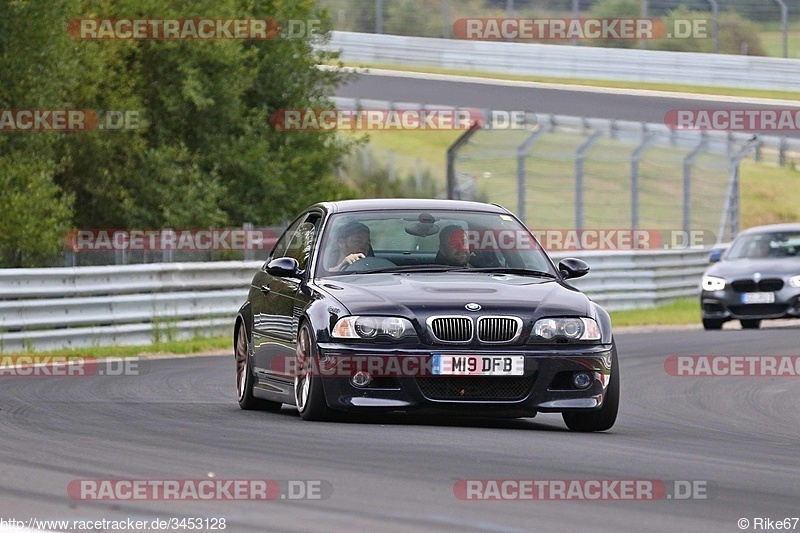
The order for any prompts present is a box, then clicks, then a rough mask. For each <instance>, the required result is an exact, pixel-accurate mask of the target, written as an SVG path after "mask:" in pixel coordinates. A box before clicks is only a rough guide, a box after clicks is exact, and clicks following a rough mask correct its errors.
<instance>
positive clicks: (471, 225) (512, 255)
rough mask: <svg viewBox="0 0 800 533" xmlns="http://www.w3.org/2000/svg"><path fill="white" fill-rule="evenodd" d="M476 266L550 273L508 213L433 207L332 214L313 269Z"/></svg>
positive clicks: (542, 256) (530, 237)
mask: <svg viewBox="0 0 800 533" xmlns="http://www.w3.org/2000/svg"><path fill="white" fill-rule="evenodd" d="M478 269H480V270H481V271H483V272H487V271H489V272H491V271H497V272H503V271H507V272H508V273H513V274H521V275H525V274H530V275H534V276H541V277H549V278H552V277H556V272H555V270H554V268H553V265H552V263H551V262H550V260H549V258H548V257H547V255H546V254H545V253H544V251H543V250H542V248H541V247H540V246H539V243H538V242H537V241H536V239H535V237H534V236H533V235H532V234H531V233H530V231H528V229H527V228H526V227H525V226H523V225H522V224H521V223H520V222H519V221H517V219H515V218H514V217H512V216H510V215H507V214H503V213H482V212H469V211H436V210H433V211H418V210H417V211H409V210H402V211H400V210H398V211H385V210H382V211H364V212H356V213H342V214H337V215H334V216H332V217H331V220H330V222H329V223H328V224H326V227H325V231H324V235H323V236H322V241H321V250H320V253H319V255H318V258H317V268H316V274H317V276H318V277H325V276H334V275H346V274H351V273H355V272H357V273H373V272H448V271H457V270H478Z"/></svg>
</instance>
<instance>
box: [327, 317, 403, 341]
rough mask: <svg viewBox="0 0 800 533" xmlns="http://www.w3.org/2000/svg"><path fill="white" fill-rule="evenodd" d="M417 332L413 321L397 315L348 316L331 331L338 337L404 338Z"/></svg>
mask: <svg viewBox="0 0 800 533" xmlns="http://www.w3.org/2000/svg"><path fill="white" fill-rule="evenodd" d="M415 334H416V331H415V330H414V326H413V325H412V324H411V322H409V321H408V320H406V319H405V318H401V317H397V316H346V317H344V318H340V319H339V321H338V322H336V325H335V326H334V327H333V331H332V332H331V335H332V336H333V337H335V338H337V339H375V338H379V337H383V338H387V337H388V338H390V339H402V338H403V337H407V336H411V335H415Z"/></svg>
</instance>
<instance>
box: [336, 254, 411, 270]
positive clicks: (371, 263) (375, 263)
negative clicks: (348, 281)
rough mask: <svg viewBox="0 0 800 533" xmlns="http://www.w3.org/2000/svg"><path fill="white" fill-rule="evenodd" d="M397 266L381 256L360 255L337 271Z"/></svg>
mask: <svg viewBox="0 0 800 533" xmlns="http://www.w3.org/2000/svg"><path fill="white" fill-rule="evenodd" d="M393 266H397V265H395V264H394V263H392V262H391V261H389V260H388V259H384V258H383V257H374V256H368V257H362V258H361V259H359V260H357V261H353V262H352V263H350V264H348V265H344V266H343V267H342V268H341V269H340V270H339V272H360V271H363V270H377V269H380V268H389V267H393Z"/></svg>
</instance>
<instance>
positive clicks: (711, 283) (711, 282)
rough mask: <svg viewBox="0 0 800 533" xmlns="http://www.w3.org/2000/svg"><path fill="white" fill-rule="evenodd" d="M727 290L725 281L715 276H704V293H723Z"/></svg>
mask: <svg viewBox="0 0 800 533" xmlns="http://www.w3.org/2000/svg"><path fill="white" fill-rule="evenodd" d="M724 288H725V280H724V279H722V278H716V277H714V276H703V290H704V291H721V290H722V289H724Z"/></svg>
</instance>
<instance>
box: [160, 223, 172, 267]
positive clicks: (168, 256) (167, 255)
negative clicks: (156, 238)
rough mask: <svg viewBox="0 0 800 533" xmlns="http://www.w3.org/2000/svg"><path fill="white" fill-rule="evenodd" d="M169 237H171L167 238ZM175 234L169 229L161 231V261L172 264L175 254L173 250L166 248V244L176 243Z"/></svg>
mask: <svg viewBox="0 0 800 533" xmlns="http://www.w3.org/2000/svg"><path fill="white" fill-rule="evenodd" d="M168 235H169V237H167V236H168ZM175 238H176V235H175V232H174V231H172V230H171V229H169V228H165V229H162V230H161V261H162V262H164V263H171V262H172V259H173V254H174V253H175V252H174V250H173V249H172V248H170V249H167V248H166V247H165V246H164V243H165V242H175Z"/></svg>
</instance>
